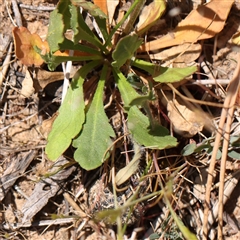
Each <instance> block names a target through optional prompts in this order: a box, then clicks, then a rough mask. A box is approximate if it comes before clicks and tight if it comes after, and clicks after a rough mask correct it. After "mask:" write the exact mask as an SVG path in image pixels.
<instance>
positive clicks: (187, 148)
mask: <svg viewBox="0 0 240 240" xmlns="http://www.w3.org/2000/svg"><path fill="white" fill-rule="evenodd" d="M195 149H196V144H195V143H190V144H188V145H186V146H185V147H184V148H183V150H182V155H183V156H189V155H191V154H193V153H194V151H195Z"/></svg>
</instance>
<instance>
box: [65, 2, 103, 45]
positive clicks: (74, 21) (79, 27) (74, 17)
mask: <svg viewBox="0 0 240 240" xmlns="http://www.w3.org/2000/svg"><path fill="white" fill-rule="evenodd" d="M69 8H70V13H71V18H70V23H71V28H72V30H73V32H74V36H73V42H74V43H75V44H78V43H79V41H80V40H85V41H87V42H89V43H92V44H93V46H96V47H99V48H100V49H103V46H102V43H101V42H100V40H99V39H98V38H97V37H96V36H95V35H94V34H93V32H92V31H91V29H90V28H89V27H88V25H87V24H86V22H85V20H84V19H83V16H82V14H81V13H80V9H79V7H76V6H74V5H70V6H69Z"/></svg>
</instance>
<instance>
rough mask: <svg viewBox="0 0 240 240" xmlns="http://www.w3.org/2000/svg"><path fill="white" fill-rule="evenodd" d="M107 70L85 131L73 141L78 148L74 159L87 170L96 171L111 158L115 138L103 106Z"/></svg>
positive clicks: (87, 118) (100, 81)
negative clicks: (110, 149) (110, 152)
mask: <svg viewBox="0 0 240 240" xmlns="http://www.w3.org/2000/svg"><path fill="white" fill-rule="evenodd" d="M107 69H108V67H107V66H106V65H104V67H103V69H102V72H101V76H100V79H99V83H98V87H97V89H96V92H95V94H94V97H93V101H92V103H91V105H90V107H89V109H88V112H87V114H86V121H85V124H84V126H83V130H82V132H81V133H80V135H79V136H78V137H77V138H76V139H75V140H74V141H73V146H74V147H76V148H77V150H76V151H75V153H74V159H75V160H76V161H77V162H78V163H79V165H80V166H81V167H82V168H84V169H86V170H91V169H95V168H97V167H99V166H100V165H101V164H102V163H103V162H104V160H106V158H107V157H108V156H109V154H107V153H108V152H107V151H108V149H109V148H110V146H111V144H112V140H111V137H115V133H114V131H113V129H112V127H111V125H110V124H109V119H108V117H107V116H106V113H105V111H104V106H103V89H104V84H105V79H106V76H107Z"/></svg>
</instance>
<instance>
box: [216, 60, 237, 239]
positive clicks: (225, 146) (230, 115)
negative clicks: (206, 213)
mask: <svg viewBox="0 0 240 240" xmlns="http://www.w3.org/2000/svg"><path fill="white" fill-rule="evenodd" d="M236 71H237V73H238V74H237V76H236V80H235V81H234V82H232V83H231V85H232V87H231V89H230V87H229V91H231V90H232V91H233V92H232V93H231V100H230V103H229V106H230V109H229V110H228V116H227V122H226V127H225V134H224V140H223V150H222V157H221V171H220V185H219V208H218V239H222V228H223V204H224V202H223V195H224V178H225V170H226V161H227V154H228V145H229V139H230V131H231V125H232V120H233V115H234V109H235V106H234V104H235V102H236V98H237V93H238V88H239V78H240V76H239V74H240V63H238V68H237V70H236Z"/></svg>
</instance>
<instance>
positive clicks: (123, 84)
mask: <svg viewBox="0 0 240 240" xmlns="http://www.w3.org/2000/svg"><path fill="white" fill-rule="evenodd" d="M113 74H114V78H115V81H116V83H117V85H118V89H119V91H120V93H121V97H122V100H123V102H124V108H125V109H126V110H128V109H129V108H130V103H131V102H132V101H133V100H134V99H137V98H138V97H141V95H139V94H138V93H137V92H136V91H135V90H134V88H133V87H132V86H131V84H130V83H129V82H128V81H127V79H126V78H125V77H124V75H123V74H122V73H121V71H120V70H119V69H117V68H114V69H113Z"/></svg>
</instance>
